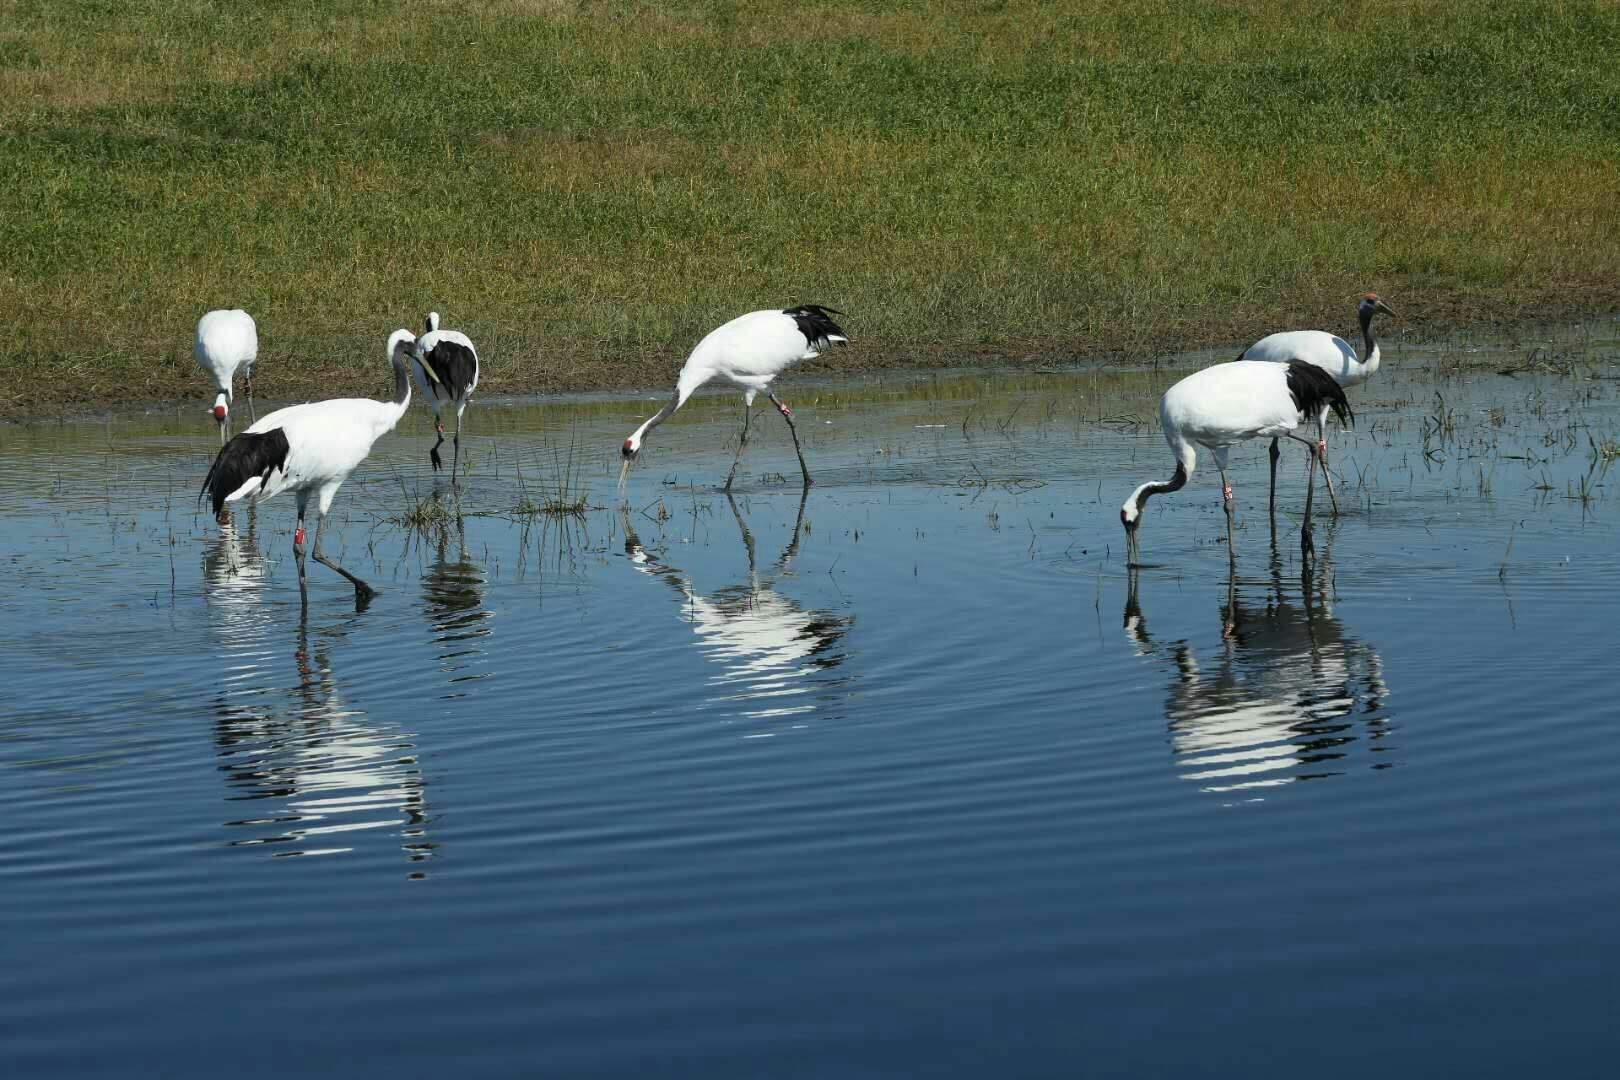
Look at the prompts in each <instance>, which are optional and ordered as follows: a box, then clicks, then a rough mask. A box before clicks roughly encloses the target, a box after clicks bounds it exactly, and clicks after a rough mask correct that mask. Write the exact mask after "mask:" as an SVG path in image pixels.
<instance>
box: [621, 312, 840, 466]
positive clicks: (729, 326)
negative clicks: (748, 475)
mask: <svg viewBox="0 0 1620 1080" xmlns="http://www.w3.org/2000/svg"><path fill="white" fill-rule="evenodd" d="M842 314H843V312H841V311H835V310H834V309H832V308H827V307H822V306H821V305H820V304H805V305H803V306H801V307H796V308H785V309H780V310H779V309H776V308H767V309H765V310H762V311H750V312H749V313H748V314H746V315H739V316H737V317H736V318H735V319H732V320H731V321H730V322H728V323H725V324H723V325H721V326H718V327H716V328H715V329H713V330H711V331H709V332H708V333H707V334H705V335H704V336H703V340H701V341H699V342H698V343H697V346H696V347H695V348H693V350H692V352H691V354H690V355H688V356H687V358H686V363H685V364H684V365H682V367H681V371H680V374H679V375H678V376H677V377H676V379H675V393H674V396H673V397H671V398H670V401H669V403H668V404H667V405H665V406H664V407H663V408H662V409H660V410H659V411H658V412H657V413H656V414H654V415H653V416H650V417H648V418H647V420H646V421H644V422H643V423H642V425H641V426H640V427H638V428H636V430H635V431H632V432H631V433H630V435H629V437H628V438H626V439H625V440H624V446H623V448H622V450H623V453H624V459H625V469H626V470H628V468H629V465H630V462H632V461H634V460H635V458H636V456H637V455H638V454H640V453H641V445H642V442H643V440H644V439H645V438H646V436H647V434H648V433H649V432H650V431H651V430H652V429H653V428H655V427H657V426H658V425H659V424H661V423H663V422H664V420H665V419H666V418H667V417H668V416H669V415H670V414H671V413H673V412H674V411H675V410H676V409H679V408H680V407H681V406H682V405H684V404H686V399H687V398H689V397H691V396H692V394H693V392H694V391H696V390H697V388H698V387H700V386H702V385H703V384H704V383H706V382H708V381H710V380H711V379H716V378H720V379H724V380H726V381H727V382H729V383H731V384H732V385H734V386H737V387H740V388H741V389H742V391H743V431H742V436H741V438H740V439H739V441H738V444H737V457H736V459H735V460H733V461H732V463H731V472H730V473H729V474H728V475H727V476H726V485H725V486H726V489H727V490H730V488H731V481H732V478H733V477H734V476H735V475H736V473H737V462H739V461H741V460H742V452H743V448H744V447H746V446H747V445H748V418H749V409H750V407H752V405H753V404H754V397H755V396H756V395H757V394H760V393H764V394H766V395H768V396H769V397H770V400H771V404H773V405H775V406H776V409H777V411H778V412H780V413H781V414H782V419H783V420H786V421H787V425H788V430H789V431H790V432H792V434H793V449H794V450H795V451H796V452H797V453H798V455H799V467H800V469H802V470H803V473H804V482H805V486H807V487H808V486H809V484H810V468H809V466H808V465H806V464H805V461H804V451H803V449H802V448H801V447H800V446H799V432H798V429H797V428H796V427H795V426H794V424H793V413H792V410H790V409H789V408H788V407H787V406H786V405H784V404H782V401H781V399H780V398H778V397H777V396H776V395H775V393H773V392H772V391H771V389H770V385H771V381H772V380H774V379H775V378H776V377H777V376H778V375H780V374H781V373H782V372H783V371H785V370H787V369H788V368H789V367H791V366H793V365H794V364H797V363H799V362H800V361H803V360H810V359H814V358H815V357H817V356H819V355H821V350H822V349H825V348H827V347H829V346H832V345H844V344H847V343H848V342H849V336H848V335H847V334H845V333H844V331H843V328H842V327H840V326H839V325H838V324H837V323H835V322H834V321H833V319H832V316H834V315H842ZM624 475H625V474H624V471H621V472H620V474H619V477H620V480H621V482H622V481H623V478H624Z"/></svg>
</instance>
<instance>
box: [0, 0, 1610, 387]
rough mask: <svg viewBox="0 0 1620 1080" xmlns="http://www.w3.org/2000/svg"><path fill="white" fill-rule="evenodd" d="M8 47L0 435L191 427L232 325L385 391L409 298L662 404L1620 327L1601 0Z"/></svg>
mask: <svg viewBox="0 0 1620 1080" xmlns="http://www.w3.org/2000/svg"><path fill="white" fill-rule="evenodd" d="M0 16H3V17H0V318H3V321H4V324H5V326H6V337H5V340H4V343H3V344H0V374H4V375H5V377H4V378H0V413H17V412H20V411H22V410H50V409H56V408H61V407H68V406H72V405H75V404H88V403H96V402H103V401H109V400H115V399H141V398H148V399H149V398H170V397H182V396H187V395H194V394H195V392H196V389H197V380H196V376H195V372H194V370H193V368H192V364H191V359H190V351H189V350H190V331H191V327H192V326H193V325H194V323H195V320H196V318H197V316H198V315H199V314H200V313H201V312H202V311H204V310H206V309H208V308H211V307H218V306H237V305H240V306H243V307H246V308H248V309H249V310H251V311H252V312H253V313H254V314H255V316H256V317H257V318H258V320H259V326H260V334H261V342H262V345H261V349H262V352H261V367H260V369H259V372H258V374H259V379H260V387H261V393H264V394H267V395H279V396H283V397H294V396H301V395H306V394H330V393H338V392H351V391H354V392H364V391H368V390H371V389H373V388H374V386H375V384H376V383H378V382H379V381H380V378H381V372H382V370H383V367H382V364H381V359H382V357H381V353H382V341H383V338H384V335H385V334H386V333H387V331H388V330H390V329H392V328H393V327H395V326H399V325H412V326H414V325H416V324H417V323H418V321H419V320H420V318H421V316H422V313H423V312H425V311H427V310H428V309H429V308H434V309H437V310H440V311H444V312H447V313H453V317H454V321H455V323H456V324H457V325H458V326H461V327H463V328H465V329H466V330H467V331H468V332H469V333H470V334H471V335H472V336H473V338H474V339H475V340H476V341H478V343H479V345H480V348H481V351H482V352H483V353H484V354H485V355H486V356H487V357H488V369H489V370H488V373H487V377H486V379H485V387H484V388H485V389H486V390H487V391H493V392H501V391H518V390H556V389H565V388H578V387H586V386H596V387H610V386H625V385H646V384H652V383H663V382H664V381H665V380H666V379H667V376H668V373H669V371H670V370H671V369H672V367H673V365H674V363H675V362H676V360H677V358H678V355H679V353H680V352H681V350H682V349H684V348H685V347H687V346H689V345H690V344H691V343H692V342H693V341H695V340H696V339H697V337H699V336H700V335H701V334H702V333H703V332H705V331H706V330H708V329H709V328H711V327H713V326H715V325H717V324H718V323H720V322H721V321H723V320H724V319H726V318H728V317H730V316H732V315H734V314H737V313H738V312H739V311H742V310H747V309H749V308H752V307H763V306H769V305H777V304H786V303H794V302H803V301H818V302H822V303H826V304H830V305H832V306H834V307H837V308H840V309H842V310H845V311H847V312H849V313H850V318H849V326H850V329H851V331H852V336H853V338H854V339H855V341H856V344H857V347H856V348H854V349H850V350H844V351H843V354H842V355H840V356H838V357H836V358H834V357H828V358H827V359H826V360H825V361H823V363H825V364H827V365H828V366H843V367H858V366H873V365H897V364H908V363H922V362H928V361H930V360H936V359H939V358H952V359H960V358H961V357H963V356H988V357H998V358H1006V359H1014V360H1021V359H1026V358H1031V357H1040V358H1059V359H1061V358H1067V357H1074V356H1079V355H1085V354H1100V353H1112V352H1141V351H1146V350H1153V349H1158V348H1166V347H1172V346H1196V345H1206V344H1207V345H1215V344H1225V343H1230V344H1233V345H1238V344H1241V343H1243V342H1246V341H1249V340H1252V339H1253V338H1254V337H1257V336H1259V335H1260V334H1261V333H1263V332H1265V331H1269V330H1272V329H1276V328H1278V327H1279V326H1284V325H1296V324H1317V325H1324V326H1329V327H1341V328H1342V327H1347V326H1348V325H1349V324H1350V322H1351V307H1350V303H1349V299H1348V298H1349V297H1350V296H1351V295H1353V294H1354V293H1357V292H1359V291H1360V290H1362V289H1364V288H1369V287H1371V288H1376V289H1378V290H1380V291H1382V292H1384V293H1385V294H1386V295H1389V296H1390V297H1392V298H1395V297H1399V300H1398V301H1397V306H1398V307H1399V309H1400V310H1401V311H1402V313H1403V315H1404V316H1406V320H1407V322H1408V324H1409V326H1412V327H1418V328H1432V327H1436V326H1439V325H1444V324H1447V323H1457V322H1464V321H1470V320H1476V319H1501V318H1506V319H1512V318H1517V317H1522V316H1524V315H1525V314H1526V313H1532V314H1534V315H1535V316H1538V317H1540V316H1552V315H1557V314H1561V313H1567V312H1570V311H1572V310H1574V309H1590V308H1612V307H1614V306H1615V305H1616V303H1617V300H1620V213H1617V212H1616V209H1615V208H1616V207H1617V206H1620V65H1616V64H1615V63H1614V62H1613V58H1614V56H1615V55H1616V54H1617V52H1620V8H1616V7H1615V6H1614V5H1612V4H1607V3H1599V2H1594V0H1589V2H1567V3H1559V4H1542V3H1517V2H1508V3H1484V2H1477V3H1475V2H1465V3H1436V2H1423V0H1419V2H1417V3H1412V2H1409V0H1367V2H1352V3H1345V2H1343V0H1311V2H1307V3H1303V4H1294V3H1282V2H1280V0H1253V2H1250V3H1242V4H1232V3H1213V2H1204V3H1193V4H1187V5H1165V4H1162V3H1158V2H1150V0H1125V2H1123V3H1111V4H1101V3H1095V2H1092V0H1074V2H1068V3H1056V4H1048V3H1034V2H1030V0H1002V2H992V3H988V4H982V3H975V4H966V3H961V4H958V3H947V4H932V3H930V4H923V3H900V4H892V5H874V4H869V3H861V2H837V0H833V2H828V3H823V4H819V5H817V6H815V7H813V8H809V9H805V8H801V7H799V6H797V5H788V4H783V3H778V2H771V0H756V2H744V3H725V2H713V3H697V2H681V0H675V2H673V3H658V4H652V3H625V4H611V5H607V4H593V3H587V2H578V3H570V2H566V0H466V2H449V0H435V2H430V3H422V4H406V3H403V2H387V0H379V2H372V0H367V2H364V3H360V2H336V3H332V2H326V0H322V2H320V3H317V2H315V0H289V2H286V3H281V4H276V5H270V6H265V5H247V6H242V7H231V6H228V5H227V6H220V5H215V4H212V3H203V2H201V0H177V2H172V3H168V2H166V3H157V2H154V0H136V2H133V3H128V4H119V5H109V4H105V3H100V2H91V0H50V2H47V0H0ZM23 368H26V369H27V370H28V371H29V372H30V377H29V378H28V379H26V380H25V379H20V378H18V377H16V374H15V373H16V372H17V371H18V370H20V369H23Z"/></svg>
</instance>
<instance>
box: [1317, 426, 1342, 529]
mask: <svg viewBox="0 0 1620 1080" xmlns="http://www.w3.org/2000/svg"><path fill="white" fill-rule="evenodd" d="M1326 425H1327V414H1326V413H1323V414H1322V415H1321V416H1318V417H1317V418H1316V451H1317V457H1316V460H1317V461H1319V462H1320V463H1321V465H1322V479H1323V480H1326V481H1327V489H1328V499H1329V500H1330V501H1332V503H1333V516H1334V517H1338V516H1339V497H1338V496H1337V495H1335V494H1334V493H1333V476H1332V474H1331V473H1329V472H1328V459H1327V426H1326Z"/></svg>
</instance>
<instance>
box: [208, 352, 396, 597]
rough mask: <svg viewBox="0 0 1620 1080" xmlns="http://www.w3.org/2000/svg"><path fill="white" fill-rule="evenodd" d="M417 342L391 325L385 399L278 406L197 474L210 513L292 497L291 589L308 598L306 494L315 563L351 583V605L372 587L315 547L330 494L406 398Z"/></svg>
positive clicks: (388, 427)
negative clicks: (389, 396) (390, 378)
mask: <svg viewBox="0 0 1620 1080" xmlns="http://www.w3.org/2000/svg"><path fill="white" fill-rule="evenodd" d="M416 348H417V341H416V338H415V336H414V335H412V333H411V332H410V331H409V330H395V331H394V332H393V334H391V335H390V336H389V338H388V360H389V363H390V364H392V365H393V369H394V397H393V400H391V401H372V400H371V399H370V398H333V399H331V400H329V401H312V402H309V403H307V404H304V405H292V406H289V407H288V408H285V409H277V410H276V411H275V412H273V413H270V414H269V415H268V416H266V417H265V418H264V419H263V420H259V421H257V422H255V423H254V424H253V425H252V426H251V427H249V428H248V429H247V430H246V431H244V432H242V433H241V434H240V435H237V436H236V437H235V438H233V439H231V441H230V442H228V443H226V444H225V445H224V446H223V447H222V448H221V449H220V451H219V456H218V457H216V458H214V465H213V467H212V468H211V469H209V470H208V476H207V478H206V479H204V480H203V486H202V491H201V492H200V493H199V495H198V498H199V499H201V498H202V496H203V495H206V496H208V498H209V499H210V500H211V501H212V503H213V508H214V514H215V516H216V517H217V516H218V515H219V514H220V513H221V512H222V511H223V510H224V509H225V504H226V503H230V502H236V501H237V500H238V499H246V498H250V497H251V498H252V499H253V501H254V502H263V501H264V500H265V499H270V498H274V497H275V496H277V495H279V494H281V493H282V492H283V491H291V492H292V493H293V494H294V495H295V496H296V497H297V500H298V527H297V529H296V531H294V533H293V555H294V557H295V558H296V559H297V560H298V595H299V599H300V600H301V602H302V603H303V604H304V605H306V606H307V605H308V604H309V589H308V585H307V583H306V580H305V575H304V514H305V511H306V509H307V508H308V506H309V500H310V496H311V495H313V496H315V497H316V514H317V517H316V519H315V549H314V551H313V554H314V556H315V561H316V562H318V563H320V564H322V565H323V566H327V567H330V568H331V569H333V570H336V571H337V572H338V573H339V574H342V575H343V576H344V577H345V578H347V579H348V581H349V583H350V584H351V585H353V586H354V600H355V605H356V606H357V607H363V606H364V605H365V603H366V602H367V601H369V600H370V599H371V598H372V597H373V596H375V595H376V590H375V589H373V588H372V587H371V586H370V585H368V584H366V583H365V582H364V581H361V580H360V579H359V578H357V577H355V576H354V575H353V574H351V573H349V572H348V571H347V570H345V569H343V567H341V566H339V565H338V564H337V563H335V562H333V561H332V560H331V559H328V558H327V557H326V556H325V555H323V554H322V553H321V528H322V526H323V525H324V524H325V523H326V514H327V511H328V510H330V509H331V507H332V497H333V496H334V495H336V494H337V490H338V488H339V487H341V486H342V485H343V481H345V480H347V479H348V478H349V474H350V473H351V472H353V471H354V470H355V467H356V466H358V465H359V464H360V463H361V462H362V461H364V460H365V459H366V455H368V454H370V453H371V447H372V445H373V444H374V443H375V442H376V441H377V440H378V439H379V438H381V437H382V436H383V435H385V434H387V433H388V432H389V431H392V430H393V428H394V425H395V424H397V423H399V418H400V417H401V416H403V415H405V410H406V408H407V407H408V406H409V405H410V403H411V376H410V368H409V364H410V362H411V360H412V359H413V358H414V356H415V354H416Z"/></svg>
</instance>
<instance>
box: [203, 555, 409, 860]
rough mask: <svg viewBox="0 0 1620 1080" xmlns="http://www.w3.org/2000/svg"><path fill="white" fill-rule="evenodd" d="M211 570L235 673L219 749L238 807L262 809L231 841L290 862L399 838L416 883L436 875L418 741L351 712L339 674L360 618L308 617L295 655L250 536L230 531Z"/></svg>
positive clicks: (225, 654)
mask: <svg viewBox="0 0 1620 1080" xmlns="http://www.w3.org/2000/svg"><path fill="white" fill-rule="evenodd" d="M204 570H205V574H207V575H208V580H210V582H211V583H212V584H215V585H216V587H215V588H213V589H211V590H210V592H209V619H210V622H211V623H212V624H213V626H214V627H215V636H216V638H217V646H216V648H217V650H218V652H219V654H220V661H221V663H222V666H223V667H225V668H227V669H228V670H229V671H230V672H231V675H230V677H229V679H228V681H227V682H226V684H225V685H224V686H223V687H222V688H221V690H220V691H219V693H218V694H217V695H216V696H215V698H214V718H213V738H214V747H215V752H216V753H217V754H218V757H219V768H220V771H221V773H223V774H224V778H225V785H226V789H227V791H226V795H225V798H226V800H227V801H228V802H231V803H242V804H247V805H248V807H250V809H247V808H245V810H246V812H241V813H237V814H236V815H234V816H233V817H232V818H231V819H229V820H227V821H226V822H224V827H225V828H226V829H227V830H228V831H229V832H230V833H232V834H235V835H232V836H231V837H230V838H229V839H227V840H226V845H227V846H228V847H232V848H240V849H248V850H254V851H264V852H267V853H268V854H270V855H271V856H273V857H275V858H290V857H294V856H312V855H342V854H346V853H351V852H355V851H357V850H359V848H360V846H361V840H360V838H361V837H365V836H388V837H391V838H393V839H395V840H396V841H397V842H398V844H399V847H400V850H401V851H402V852H403V854H404V856H405V859H406V861H407V863H409V864H411V866H412V869H411V871H410V872H409V874H408V876H409V877H411V878H420V877H422V876H424V875H423V873H422V868H421V867H420V866H418V865H416V864H420V863H423V862H425V861H426V860H427V859H428V858H430V857H431V856H432V854H433V852H434V850H435V847H436V845H435V844H434V843H433V842H432V841H430V840H429V838H428V835H427V826H428V821H429V815H428V810H427V801H426V787H425V781H424V778H423V775H422V771H421V769H420V767H419V766H418V764H417V755H416V749H415V743H414V741H413V740H414V738H415V736H413V735H411V734H410V733H408V732H405V731H401V730H399V729H398V728H397V727H396V726H395V725H393V724H391V723H388V722H385V721H380V720H378V719H376V718H374V717H372V716H370V715H368V714H367V712H366V711H365V710H364V709H361V708H358V707H355V706H353V705H351V704H350V703H349V701H348V700H347V697H346V695H345V692H344V686H343V681H342V679H341V678H340V676H339V675H338V671H337V668H336V667H335V666H334V661H333V658H334V656H336V655H339V654H341V652H342V651H343V649H344V647H345V646H346V645H347V644H348V638H349V635H350V634H351V633H352V632H353V631H354V630H355V628H356V626H357V625H358V622H359V619H360V613H359V612H356V613H353V614H345V615H342V616H339V617H337V618H335V619H332V620H329V621H323V622H321V623H318V624H316V625H314V626H312V625H311V621H310V618H309V616H308V613H307V611H306V612H304V613H303V614H302V615H301V617H300V618H299V620H298V623H297V626H296V628H295V629H294V631H293V633H292V641H291V643H290V644H291V648H290V650H289V648H288V642H287V639H286V636H285V635H286V634H287V630H286V627H285V626H284V625H282V624H279V623H278V622H277V621H276V620H275V618H274V617H273V613H272V612H271V611H270V610H269V608H268V607H267V606H266V605H265V604H264V603H263V597H262V596H261V595H259V594H260V593H261V592H262V591H263V589H264V588H265V582H264V577H265V575H264V570H263V556H262V555H260V554H259V552H258V549H257V546H256V544H254V543H253V537H252V533H251V531H250V530H249V531H245V532H242V533H238V532H237V531H236V529H235V528H233V527H231V526H229V525H227V526H224V527H222V528H221V530H220V536H219V538H218V539H217V540H216V542H215V543H213V544H211V545H210V546H209V548H208V549H207V550H206V551H205V554H204ZM215 577H220V578H222V579H223V580H221V581H219V582H215V581H214V579H215ZM289 652H290V659H291V665H290V668H289V665H288V664H287V660H288V658H289ZM289 676H291V678H290V679H289Z"/></svg>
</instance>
